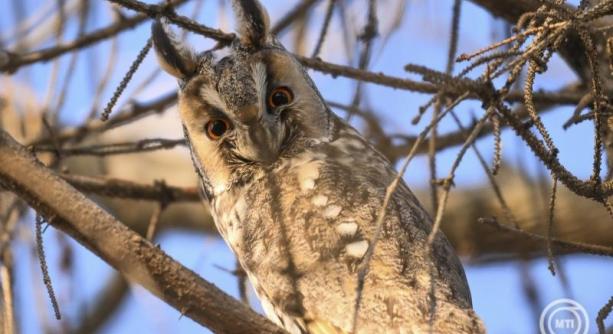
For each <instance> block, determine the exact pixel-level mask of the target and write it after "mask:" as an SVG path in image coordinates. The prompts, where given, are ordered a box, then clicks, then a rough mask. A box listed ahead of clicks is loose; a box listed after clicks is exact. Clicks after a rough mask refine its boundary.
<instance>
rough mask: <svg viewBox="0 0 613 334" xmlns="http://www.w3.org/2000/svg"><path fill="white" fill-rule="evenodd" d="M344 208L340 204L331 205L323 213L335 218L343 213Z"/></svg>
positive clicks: (325, 215) (327, 216)
mask: <svg viewBox="0 0 613 334" xmlns="http://www.w3.org/2000/svg"><path fill="white" fill-rule="evenodd" d="M341 210H342V208H341V207H340V206H338V205H329V206H327V207H326V208H325V209H324V212H323V215H324V217H325V218H335V217H336V216H338V214H339V213H341Z"/></svg>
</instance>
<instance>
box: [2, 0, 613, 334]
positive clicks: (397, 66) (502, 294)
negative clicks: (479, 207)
mask: <svg viewBox="0 0 613 334" xmlns="http://www.w3.org/2000/svg"><path fill="white" fill-rule="evenodd" d="M47 3H48V1H45V0H26V1H24V8H26V10H27V12H28V13H33V12H35V11H36V10H40V9H41V8H44V6H45V4H47ZM294 3H295V1H294V0H292V1H279V0H271V1H264V5H265V7H266V8H268V10H269V12H270V16H271V19H272V21H273V22H275V21H276V19H278V18H279V17H280V16H281V15H282V14H283V13H285V12H287V11H288V10H289V9H290V8H292V7H293V4H294ZM364 3H366V1H364ZM397 3H398V2H397V1H391V0H381V1H380V2H379V7H380V14H381V18H380V20H381V21H382V23H381V24H382V26H385V24H388V25H389V22H388V21H389V15H391V14H392V13H393V11H394V8H395V7H394V6H396V4H397ZM451 3H452V1H449V0H445V1H443V0H440V1H424V0H410V1H408V2H407V5H406V8H405V11H406V13H405V15H406V16H405V18H404V23H403V25H402V26H401V28H400V30H399V31H398V32H396V33H395V34H394V35H392V37H391V38H390V39H389V41H388V44H387V46H386V48H385V49H383V50H382V51H380V50H379V49H380V44H375V50H377V51H376V52H375V57H374V59H373V62H372V70H374V71H381V72H384V73H388V74H392V75H395V76H401V77H406V76H409V77H411V76H410V75H407V74H405V73H404V72H403V70H402V68H403V66H404V65H405V64H407V63H414V64H425V65H427V66H429V67H432V68H436V69H444V67H445V61H446V54H447V50H446V44H447V43H446V40H447V38H448V34H449V18H450V14H451ZM218 4H219V1H206V0H205V4H204V7H203V9H202V11H201V12H200V13H201V14H200V15H199V17H198V20H199V21H200V22H203V23H205V24H207V25H209V26H212V27H218V26H222V27H224V29H226V30H227V29H228V28H227V27H231V26H232V24H231V21H232V20H231V17H228V18H227V19H222V17H221V16H220V11H219V9H218ZM96 6H97V8H96V10H97V15H96V16H97V18H94V19H93V21H92V22H91V26H90V27H89V29H93V28H95V27H100V26H103V25H105V24H106V22H108V15H109V11H108V9H106V6H102V5H101V3H96ZM225 7H226V9H228V8H229V6H228V5H227V4H226V6H225ZM351 8H352V13H353V15H354V16H352V18H353V19H355V21H356V22H357V23H356V26H357V27H359V22H360V20H363V16H365V14H364V12H363V8H364V7H363V5H361V4H360V3H358V2H352V6H351ZM179 11H180V12H181V13H183V14H185V15H189V13H191V4H190V5H186V6H184V7H182V8H181V9H180V10H179ZM324 11H325V2H322V4H321V5H320V6H318V7H317V9H316V12H315V13H316V14H317V15H319V16H320V17H316V18H314V22H320V21H321V16H322V14H323V13H324ZM462 11H463V16H462V20H461V30H460V36H461V37H460V41H459V52H460V53H462V52H468V51H471V50H476V49H478V48H480V47H483V46H485V45H487V44H488V43H489V42H490V41H492V38H494V37H495V36H493V35H494V34H493V33H492V32H493V31H501V29H502V26H503V25H502V23H501V22H499V21H492V20H491V19H490V18H489V16H488V15H487V14H486V13H485V12H483V11H482V10H480V9H479V8H477V7H476V6H475V5H473V4H472V3H470V2H468V1H464V3H463V7H462ZM129 14H132V13H129ZM226 14H227V13H226ZM9 17H11V11H4V12H2V13H0V29H1V30H0V31H1V32H3V33H4V32H6V31H8V30H9V29H8V27H11V26H12V25H13V24H14V22H12V21H11V20H10V19H9ZM336 22H338V21H336ZM315 26H316V27H319V24H318V23H316V24H315ZM333 28H336V29H332V30H331V31H332V35H331V36H330V40H329V41H328V43H326V44H325V45H324V49H323V52H322V54H321V57H322V58H323V59H325V60H328V61H332V62H341V63H342V62H344V61H345V60H344V57H343V55H342V52H341V50H340V49H339V48H340V47H339V45H340V43H339V37H338V36H337V35H335V34H334V33H335V32H337V31H338V27H337V26H334V27H333ZM67 31H68V33H67V35H66V36H65V38H66V39H67V40H69V39H72V38H73V37H74V32H75V26H74V22H71V23H69V25H68V28H67ZM148 32H149V25H148V24H143V25H141V26H139V27H138V28H136V29H134V30H132V31H129V32H127V33H124V34H123V35H122V37H121V38H120V40H119V45H120V48H119V50H120V52H119V61H118V63H117V67H116V73H115V75H114V76H113V77H112V79H111V82H112V84H111V85H110V86H109V87H111V88H114V87H115V85H116V84H117V83H118V82H119V81H120V80H121V76H122V75H123V73H124V72H125V69H127V68H128V67H129V64H130V63H131V61H132V60H133V59H134V57H135V56H136V54H137V53H138V52H139V50H140V48H141V47H142V46H143V45H144V43H145V41H146V38H147V36H148ZM316 34H317V30H316V31H313V32H312V33H311V35H312V36H311V37H312V38H311V40H310V44H309V45H310V46H312V44H313V42H314V41H313V39H314V38H313V37H314V36H315V35H316ZM3 35H4V34H3ZM291 37H292V36H291V35H290V34H286V35H283V37H282V40H283V42H284V43H285V44H286V45H287V46H288V47H291V45H292V43H291V42H292V38H291ZM499 37H500V34H499V35H498V38H499ZM189 40H190V41H191V42H192V43H193V44H194V46H195V47H196V49H204V48H207V47H210V46H211V45H212V42H210V41H207V40H204V39H203V38H201V37H200V36H190V38H189ZM50 44H52V41H49V42H47V43H45V44H43V45H50ZM109 45H110V42H108V41H107V42H103V43H100V44H99V45H97V46H96V47H93V48H90V49H89V51H88V52H90V53H91V54H93V55H95V57H94V59H95V60H93V61H88V60H87V59H86V57H81V58H80V59H79V62H78V65H77V71H76V72H75V77H74V80H73V81H72V83H71V85H70V88H69V96H70V98H69V99H68V100H67V101H66V105H65V107H64V109H63V112H62V121H64V122H66V123H68V124H78V123H79V122H81V121H82V120H83V118H84V115H86V114H87V112H88V111H89V108H90V106H91V99H92V96H93V91H94V89H95V85H92V84H91V82H92V80H94V82H96V80H98V79H99V78H100V77H101V76H102V74H103V73H102V72H103V70H104V68H105V66H106V59H107V57H108V49H109ZM311 49H312V48H307V50H311ZM309 53H310V51H309ZM68 58H69V57H63V58H62V64H63V66H64V68H65V66H66V64H67V60H68ZM155 66H156V64H155V59H154V57H152V55H149V56H148V57H147V58H146V60H145V62H144V63H143V66H142V68H141V69H140V70H139V71H138V72H137V74H136V75H135V78H134V80H133V82H132V85H131V86H129V88H128V91H127V92H126V94H127V95H129V93H130V89H133V88H134V87H135V86H137V83H140V82H141V81H142V80H143V79H144V78H146V77H147V76H148V75H149V73H150V72H151V71H153V70H154V69H155ZM462 67H463V64H458V65H456V69H461V68H462ZM50 68H51V66H50V64H37V65H34V66H32V67H30V68H28V69H25V70H21V71H19V72H18V74H17V75H16V77H15V79H16V80H18V81H20V82H22V83H24V84H25V85H30V86H32V87H33V90H34V92H35V94H36V95H37V96H38V97H39V99H40V100H41V101H42V100H43V99H44V96H45V93H46V89H47V86H48V84H49V83H48V81H49V78H50ZM311 74H312V76H313V78H314V80H315V82H316V84H317V85H318V87H319V88H320V90H321V92H322V94H323V95H324V97H325V98H327V99H330V100H332V101H338V102H343V103H348V101H350V100H351V98H352V94H353V90H352V89H353V87H354V83H353V82H352V81H350V80H347V79H343V78H337V79H333V78H332V77H330V76H328V75H324V74H321V73H313V72H312V73H311ZM573 79H574V75H573V74H572V73H571V72H570V71H569V70H568V69H567V67H566V66H565V65H564V63H563V62H562V61H561V60H560V59H558V58H554V60H553V61H552V64H550V66H549V72H547V73H546V74H545V75H543V76H542V77H539V78H538V79H537V87H539V88H544V89H556V88H559V87H562V86H563V85H565V84H567V83H570V82H572V81H573ZM59 82H62V80H61V77H60V80H59ZM5 84H6V83H5V82H4V81H0V87H2V86H1V85H5ZM175 86H176V83H175V82H174V80H173V79H172V78H170V77H169V76H167V75H165V74H163V75H160V76H158V77H157V79H156V80H155V81H154V82H153V83H152V84H151V86H150V88H149V89H147V90H145V91H143V92H142V93H141V94H139V95H138V96H137V100H142V101H147V100H149V99H152V98H155V97H156V96H159V95H161V94H164V93H166V92H170V91H172V90H173V89H175ZM366 88H367V89H366V92H367V101H368V104H369V105H370V106H372V108H373V109H374V110H375V111H376V112H377V113H378V114H380V115H381V117H382V119H383V120H384V126H385V128H386V129H387V130H388V131H389V132H395V133H404V134H417V133H419V131H420V129H421V127H422V125H418V126H412V125H411V124H410V120H411V119H412V118H413V116H414V115H415V113H416V110H417V108H418V107H419V106H420V105H421V104H423V103H424V102H425V101H427V99H428V98H429V96H426V95H423V94H418V93H411V92H406V91H401V90H394V89H390V88H385V87H379V86H376V85H371V84H366ZM110 94H112V89H109V91H107V92H106V93H105V95H104V98H103V101H107V100H108V98H109V97H110ZM122 102H124V101H121V100H120V103H119V104H121V103H122ZM457 111H458V114H460V115H462V119H463V120H464V121H465V122H467V121H468V120H469V119H470V117H471V115H480V114H481V112H482V110H481V109H480V104H478V103H466V104H463V105H462V106H461V107H459V108H458V109H457ZM572 111H573V109H572V108H569V107H565V108H560V109H559V110H558V111H557V112H555V113H551V112H550V113H548V114H546V115H545V116H544V117H543V119H544V122H545V124H546V125H547V126H548V127H549V128H550V129H552V131H551V135H552V137H553V138H554V140H555V141H556V143H557V144H558V146H559V148H560V149H561V152H560V159H561V160H562V162H563V163H564V164H565V165H566V166H568V168H569V169H570V170H571V171H572V172H574V173H576V174H577V175H578V176H580V177H582V178H586V177H588V175H589V173H590V168H591V159H592V146H593V144H592V141H593V139H592V128H591V125H590V124H587V123H586V124H582V125H579V126H576V127H572V128H571V129H569V130H568V131H564V130H562V129H561V124H562V123H563V122H564V121H565V120H566V119H567V118H568V116H570V114H571V113H572ZM165 122H166V120H165ZM168 122H169V123H168V124H165V123H164V124H162V125H164V126H167V127H168V128H169V129H173V130H168V132H164V134H168V136H169V137H173V138H176V137H177V136H178V133H177V132H176V129H177V127H178V122H177V120H176V119H170V120H169V121H168ZM357 125H358V126H359V124H357ZM454 130H455V125H454V124H453V123H452V122H450V121H449V122H443V124H442V125H441V130H440V132H449V131H454ZM146 136H149V137H157V136H159V134H155V135H152V134H144V135H143V137H146ZM478 146H479V148H480V149H481V150H482V152H484V153H485V154H486V157H487V159H491V156H492V153H491V152H492V140H491V138H486V139H484V140H480V141H479V142H478ZM503 147H504V158H505V160H506V161H507V162H508V163H510V164H515V162H516V161H517V159H518V158H517V157H522V159H524V160H525V161H526V165H528V166H536V165H537V163H536V162H535V160H534V159H533V157H532V156H531V154H530V153H529V151H528V150H527V149H526V147H525V146H524V145H523V144H522V143H520V142H519V141H518V140H516V139H515V138H514V136H513V135H512V133H509V132H508V131H507V132H505V133H504V135H503ZM456 153H457V148H455V149H448V150H446V151H444V152H442V153H441V154H440V156H439V159H440V160H439V173H440V174H441V175H445V174H446V173H447V171H448V168H449V166H450V165H451V163H452V162H453V159H454V158H455V155H456ZM528 172H530V173H533V174H534V173H536V169H531V170H529V171H528ZM428 175H429V172H428V169H427V161H426V160H425V159H424V158H417V159H415V160H414V161H413V162H412V164H411V165H410V167H409V169H408V171H407V173H406V177H405V179H406V180H407V182H408V184H409V185H410V186H411V187H414V188H419V187H424V186H425V185H426V184H427V179H428ZM483 180H484V175H483V172H482V171H481V168H480V166H479V165H478V162H477V161H476V159H475V157H474V156H473V155H472V153H468V155H467V157H466V159H464V160H463V163H462V165H461V167H460V169H459V170H458V172H457V179H456V184H457V186H458V187H461V186H468V185H473V184H475V183H477V182H482V181H483ZM452 195H453V192H452ZM31 218H32V217H30V219H29V221H28V224H30V222H32V221H33V219H31ZM582 223H583V222H582ZM584 223H586V224H588V223H589V222H587V221H586V222H584ZM484 237H485V236H484ZM45 239H46V241H47V244H46V245H47V246H46V247H47V249H48V253H49V263H50V264H51V266H52V267H53V268H55V269H54V270H53V271H52V277H53V278H54V283H55V284H56V289H58V290H59V291H60V293H59V296H60V297H59V298H60V306H61V307H62V310H63V311H64V313H65V314H66V315H67V316H68V317H72V318H75V317H76V316H78V312H79V311H83V310H84V309H86V308H87V307H90V306H91V305H88V303H90V302H88V301H87V298H88V297H91V296H93V295H94V294H95V293H96V291H97V289H99V288H100V287H101V285H102V284H103V283H104V281H105V278H106V277H110V276H109V275H110V274H111V270H110V269H109V267H108V266H106V265H105V264H104V263H103V262H102V261H101V260H99V259H98V258H96V257H95V256H94V255H92V254H91V253H89V252H88V251H87V250H85V249H84V248H82V247H81V246H79V245H78V244H76V243H75V242H73V241H69V242H70V243H71V244H74V247H75V249H76V252H75V255H76V257H75V259H76V264H75V268H76V270H77V273H76V276H75V280H74V281H72V280H70V279H69V275H67V274H66V273H62V272H60V271H59V270H57V265H55V266H54V265H53V264H57V263H58V254H59V245H60V244H61V243H60V242H59V241H58V235H57V233H56V232H55V231H54V230H53V229H49V230H48V231H47V232H46V234H45ZM25 240H26V241H24V242H20V243H19V245H18V248H17V249H16V251H15V254H16V263H20V264H23V265H20V266H18V268H19V271H18V272H17V282H16V284H17V294H18V298H17V299H18V300H19V301H21V303H20V304H19V305H18V309H17V310H18V316H19V318H20V324H21V326H22V329H23V332H24V333H33V334H34V333H39V329H40V326H39V322H40V320H39V319H40V317H39V315H38V314H39V313H42V314H43V315H44V314H46V315H48V316H49V317H50V316H51V314H52V311H51V309H50V307H49V303H48V300H47V298H46V296H45V295H44V291H43V290H42V289H43V285H42V280H41V279H40V273H39V270H38V267H37V264H36V262H35V261H36V259H35V258H33V257H32V253H31V249H30V246H28V245H29V244H28V241H27V240H29V239H28V238H27V237H26V238H25ZM159 242H160V244H161V247H162V248H163V249H164V250H165V251H166V252H168V253H169V254H171V255H172V256H173V257H175V258H176V259H177V260H179V261H180V262H182V263H183V264H185V265H186V266H188V267H190V268H192V269H194V270H195V271H196V272H198V273H199V274H201V275H202V276H203V277H205V278H206V279H208V280H210V281H212V282H214V283H215V284H216V285H217V286H218V287H220V288H222V289H223V290H224V291H226V292H228V293H230V294H232V295H235V296H236V295H237V287H236V280H235V279H234V278H233V277H232V276H231V275H229V274H228V273H226V272H224V271H223V270H220V269H219V268H217V266H222V267H227V268H229V269H231V268H232V267H233V265H234V259H233V256H232V254H231V253H230V252H229V251H228V249H227V248H226V247H225V245H224V244H223V242H222V241H220V240H218V239H214V238H211V237H206V236H204V235H194V234H188V233H180V232H176V233H172V234H169V235H165V236H163V237H162V238H161V239H160V240H159ZM561 261H562V263H563V265H564V267H565V268H566V273H567V275H568V279H569V282H570V289H569V290H570V293H571V295H570V296H569V295H568V292H569V291H565V290H564V289H563V287H562V285H561V283H560V280H559V278H558V277H552V276H551V274H550V273H549V272H548V270H547V263H546V261H544V260H537V261H533V262H531V263H528V264H527V265H526V267H525V268H524V271H525V272H528V273H529V274H530V275H531V276H532V278H533V280H534V282H535V284H536V286H537V288H538V291H539V295H540V298H541V302H542V303H543V305H545V304H547V303H548V302H549V301H552V300H554V299H556V298H561V297H572V298H574V299H576V300H577V301H579V302H580V303H581V304H583V305H584V306H585V307H586V309H587V311H588V314H589V316H590V319H591V320H592V321H593V320H594V319H595V314H596V313H597V311H598V309H599V308H600V307H601V306H602V305H603V304H604V303H606V301H607V300H608V298H609V297H610V296H611V295H613V285H612V284H611V282H612V281H613V260H612V259H607V258H598V257H594V256H587V255H574V256H567V257H564V258H563V259H562V260H561ZM466 271H467V276H468V280H469V284H470V286H471V289H472V294H473V302H474V307H475V309H476V311H477V313H479V314H480V315H481V317H482V318H483V320H484V321H485V324H486V326H487V327H488V329H489V331H490V332H491V333H532V332H534V331H535V330H536V326H537V324H536V322H535V319H534V315H533V314H532V313H531V309H530V308H529V306H528V304H527V303H526V298H525V295H524V293H523V290H522V280H521V277H522V276H521V264H519V263H516V262H508V263H498V264H491V265H481V266H467V267H466ZM33 286H37V288H34V289H33V288H32V287H33ZM252 297H253V296H252ZM253 301H254V304H255V307H256V308H257V307H258V306H257V302H255V297H253ZM50 323H52V324H53V320H50ZM591 327H592V328H591V330H590V333H592V332H595V326H594V323H593V322H592V324H591ZM137 331H138V332H139V333H140V334H145V333H167V332H168V333H201V332H203V330H202V328H201V327H199V326H198V325H196V324H195V323H193V322H192V321H191V320H190V319H188V318H185V317H180V315H179V314H178V312H176V311H174V310H173V309H171V308H170V307H168V306H166V305H165V304H163V303H162V302H160V301H158V300H157V299H156V298H155V297H152V296H150V295H149V294H148V293H147V292H146V291H144V290H143V289H141V288H139V287H134V288H133V289H132V291H131V293H130V296H129V299H128V302H127V303H126V304H125V305H124V308H123V310H122V311H121V312H120V313H119V315H118V316H117V317H116V318H115V319H113V321H112V322H111V323H110V324H109V326H108V327H106V328H105V329H104V331H103V332H104V333H109V334H110V333H134V332H137Z"/></svg>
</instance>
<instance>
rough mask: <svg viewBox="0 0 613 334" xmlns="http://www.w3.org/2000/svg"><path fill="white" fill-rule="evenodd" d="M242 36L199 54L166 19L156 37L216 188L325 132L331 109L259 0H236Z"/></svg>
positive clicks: (195, 150)
mask: <svg viewBox="0 0 613 334" xmlns="http://www.w3.org/2000/svg"><path fill="white" fill-rule="evenodd" d="M233 9H234V12H235V14H236V17H237V23H238V29H237V32H238V34H237V38H236V40H235V41H234V42H233V43H231V45H230V46H228V47H225V48H223V49H216V50H209V51H205V52H202V53H199V54H197V53H195V52H193V51H192V50H191V48H190V47H188V46H185V45H182V44H181V42H179V41H178V40H177V39H176V38H175V37H174V35H173V34H172V32H171V30H170V29H169V28H168V26H167V25H166V24H165V23H163V22H162V21H159V20H158V21H157V22H155V23H154V25H153V28H152V32H153V44H154V47H155V50H156V53H157V56H158V60H159V62H160V65H161V67H162V68H163V69H164V70H165V71H166V72H168V73H169V74H171V75H173V76H175V77H176V78H177V79H178V80H179V86H180V91H179V111H180V114H181V119H182V121H183V125H184V128H185V131H186V135H187V137H188V139H189V142H190V145H191V150H192V154H193V157H194V161H195V163H196V165H197V168H198V169H199V171H200V173H201V174H202V177H203V179H204V181H205V188H209V189H207V190H209V191H211V192H213V193H215V192H218V191H223V190H224V189H226V188H227V187H228V186H230V185H231V184H232V183H233V182H235V181H237V177H239V175H237V174H240V173H242V174H244V172H245V169H246V168H261V167H266V166H270V165H272V164H274V163H275V162H277V161H278V160H279V159H280V157H282V156H284V155H287V154H289V153H288V152H295V151H297V149H298V148H297V147H295V146H296V145H300V143H308V142H310V141H312V140H313V139H314V140H318V139H319V140H321V139H325V138H327V137H328V136H329V133H330V131H331V130H330V128H331V125H330V123H331V119H330V111H329V110H328V109H327V107H326V105H325V103H324V102H323V100H322V98H321V96H320V94H319V92H318V91H317V89H316V88H315V86H314V85H313V83H312V81H311V80H310V78H309V77H308V75H307V74H306V71H305V70H304V69H303V68H302V66H301V65H300V63H299V62H298V61H297V60H296V59H295V58H294V57H293V56H292V55H291V54H290V53H289V52H287V51H285V50H284V49H283V47H282V46H281V45H280V44H279V42H278V41H277V40H276V38H275V37H274V36H273V35H272V34H271V32H270V23H269V22H270V21H269V18H268V14H267V12H266V11H265V10H264V8H263V7H262V6H261V5H260V4H259V3H258V2H257V0H233Z"/></svg>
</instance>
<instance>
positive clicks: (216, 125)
mask: <svg viewBox="0 0 613 334" xmlns="http://www.w3.org/2000/svg"><path fill="white" fill-rule="evenodd" d="M205 129H206V135H207V136H208V137H209V138H210V139H211V140H218V139H219V138H221V136H223V135H224V133H226V131H228V129H230V124H229V123H228V121H226V120H225V119H221V118H217V119H212V120H210V121H208V122H207V123H206V125H205Z"/></svg>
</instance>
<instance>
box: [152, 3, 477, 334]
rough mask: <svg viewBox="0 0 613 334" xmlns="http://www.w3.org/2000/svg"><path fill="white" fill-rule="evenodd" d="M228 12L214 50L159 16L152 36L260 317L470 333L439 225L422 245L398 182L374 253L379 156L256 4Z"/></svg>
mask: <svg viewBox="0 0 613 334" xmlns="http://www.w3.org/2000/svg"><path fill="white" fill-rule="evenodd" d="M233 9H234V12H235V14H236V17H237V23H238V29H237V30H238V34H237V35H236V38H235V40H234V41H233V42H232V43H231V44H230V45H229V46H227V47H224V48H221V49H220V48H217V49H214V50H209V51H205V52H202V53H195V52H193V51H192V50H191V49H190V48H189V47H187V46H185V45H182V43H181V42H179V41H178V40H177V39H176V38H175V35H174V34H173V33H172V31H171V30H170V29H169V27H168V26H167V25H166V24H165V23H164V22H163V21H162V20H158V21H156V22H155V23H154V24H153V27H152V34H153V35H152V36H153V37H152V38H153V44H154V47H155V50H156V54H157V57H158V60H159V62H160V66H161V67H162V68H163V69H164V70H165V71H166V72H168V73H169V74H171V75H172V76H174V77H176V78H177V79H178V82H179V102H178V109H179V113H180V117H181V121H182V123H183V128H184V132H185V136H186V138H187V141H188V143H189V147H190V151H191V154H192V158H193V163H194V166H195V170H196V173H197V174H198V176H199V179H200V186H201V189H202V192H203V194H204V197H205V198H206V201H207V202H208V205H209V206H210V210H211V214H212V215H213V218H214V220H215V224H216V226H217V228H218V230H219V232H220V234H221V236H222V237H223V238H224V240H225V241H226V243H227V244H228V245H229V247H230V248H231V249H232V251H233V252H234V253H235V255H236V257H237V259H238V260H239V262H240V264H241V266H242V267H243V269H244V270H245V272H246V273H247V275H248V277H249V280H250V282H251V284H252V286H253V287H254V290H255V292H256V294H257V296H258V298H259V299H260V302H261V304H262V307H263V309H264V311H265V313H266V315H267V316H268V317H269V318H270V319H271V320H272V321H274V322H275V323H277V324H278V325H279V326H282V327H283V328H285V329H286V330H287V331H288V332H289V333H296V334H298V333H314V334H315V333H317V334H324V333H351V332H352V331H354V330H355V331H354V332H355V333H426V332H428V333H481V332H484V329H483V325H482V323H481V321H480V320H479V318H478V317H477V316H476V315H475V313H474V311H473V310H472V306H471V296H470V291H469V288H468V285H467V282H466V277H465V275H464V271H463V268H462V266H461V264H460V262H459V260H458V258H457V257H456V255H455V254H454V251H453V249H452V247H451V245H450V244H449V242H448V241H447V239H446V238H445V236H444V235H443V234H442V233H441V232H439V233H438V235H437V236H436V239H435V242H434V243H433V245H432V247H431V248H428V246H427V238H428V234H429V233H430V231H431V228H432V226H431V225H432V221H431V218H430V217H429V216H428V214H427V213H426V211H425V210H424V209H423V207H422V206H421V205H420V203H419V202H418V200H417V199H416V198H415V196H414V195H413V193H412V192H411V191H410V190H409V188H408V187H407V186H406V185H405V184H404V183H402V182H401V183H400V184H399V186H398V188H397V189H396V191H395V192H394V193H393V196H392V197H391V200H390V202H389V205H388V208H387V212H386V216H385V220H384V222H383V224H382V227H381V229H380V233H379V237H378V240H377V243H376V247H374V246H375V242H374V238H375V234H376V232H377V223H376V221H377V217H378V213H379V211H380V209H381V206H382V205H383V201H384V197H385V194H386V188H387V186H388V185H389V184H390V183H391V182H392V181H393V180H394V178H395V177H396V172H395V171H394V169H393V167H392V165H391V163H390V162H389V161H388V160H387V159H386V158H385V157H384V156H383V155H382V154H380V153H379V152H378V151H377V150H376V149H375V148H374V147H373V146H372V145H371V144H369V142H368V141H367V140H365V139H364V138H363V137H362V136H361V135H360V134H359V133H358V132H357V131H356V130H355V129H354V128H352V127H351V126H350V125H348V124H347V123H346V122H344V121H343V120H342V119H340V118H339V117H337V116H336V115H335V114H334V113H332V112H331V111H330V109H329V108H328V106H327V105H326V103H325V101H324V99H323V98H322V96H321V94H320V93H319V91H318V90H317V87H316V86H315V84H314V83H313V81H312V80H311V79H310V78H309V76H308V74H307V73H306V71H305V70H304V68H303V67H302V66H301V64H300V63H299V62H298V61H297V60H296V59H295V58H294V57H293V56H292V54H291V53H289V52H287V51H286V50H285V49H284V48H283V46H282V45H281V44H280V43H279V41H278V40H277V39H276V38H275V36H273V35H272V34H271V33H270V30H269V29H270V24H269V18H268V14H267V12H266V11H265V10H264V8H263V7H262V6H261V4H260V3H258V2H257V1H256V0H234V2H233ZM371 247H374V248H373V249H372V250H371V252H372V256H370V261H368V262H369V263H367V264H366V263H365V255H366V254H367V252H368V251H369V249H370V248H371ZM364 265H368V268H369V270H368V272H367V275H366V276H365V278H364V281H363V282H364V283H363V289H361V291H362V292H361V299H360V306H359V309H358V311H357V312H354V311H355V308H356V299H357V290H358V272H359V271H360V268H362V266H364ZM354 314H357V316H354ZM354 318H356V319H354Z"/></svg>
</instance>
